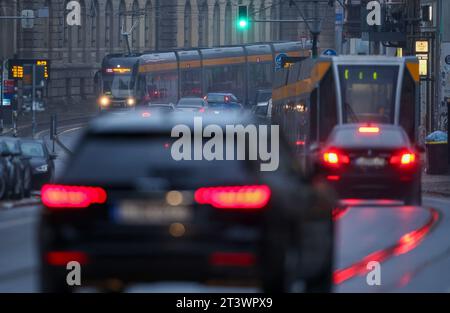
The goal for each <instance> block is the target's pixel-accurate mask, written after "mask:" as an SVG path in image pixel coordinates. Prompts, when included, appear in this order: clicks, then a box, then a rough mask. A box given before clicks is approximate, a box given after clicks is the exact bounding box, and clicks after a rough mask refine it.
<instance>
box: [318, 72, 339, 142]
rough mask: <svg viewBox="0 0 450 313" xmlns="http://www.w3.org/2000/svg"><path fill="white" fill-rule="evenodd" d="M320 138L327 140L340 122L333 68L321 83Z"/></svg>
mask: <svg viewBox="0 0 450 313" xmlns="http://www.w3.org/2000/svg"><path fill="white" fill-rule="evenodd" d="M319 101H320V103H319V126H320V129H319V140H320V141H325V140H326V139H327V138H328V136H329V134H330V133H331V131H332V130H333V127H334V126H336V124H337V122H338V118H337V114H338V113H337V103H336V102H337V101H336V87H335V82H334V79H333V73H332V71H331V70H329V71H328V73H327V74H325V76H324V78H323V79H322V81H321V83H320V98H319Z"/></svg>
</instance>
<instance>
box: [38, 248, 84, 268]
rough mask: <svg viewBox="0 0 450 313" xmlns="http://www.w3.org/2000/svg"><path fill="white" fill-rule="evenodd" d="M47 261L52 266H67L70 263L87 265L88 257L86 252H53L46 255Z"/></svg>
mask: <svg viewBox="0 0 450 313" xmlns="http://www.w3.org/2000/svg"><path fill="white" fill-rule="evenodd" d="M45 261H46V262H47V263H48V264H50V265H59V266H66V265H67V264H68V263H69V262H73V261H75V262H78V263H80V264H86V263H87V262H88V257H87V255H86V253H84V252H77V251H52V252H48V253H46V254H45Z"/></svg>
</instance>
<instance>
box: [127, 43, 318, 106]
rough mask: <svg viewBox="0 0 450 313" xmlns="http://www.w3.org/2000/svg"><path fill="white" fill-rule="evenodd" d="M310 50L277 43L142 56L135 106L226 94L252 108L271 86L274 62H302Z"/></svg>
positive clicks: (302, 46) (297, 44)
mask: <svg viewBox="0 0 450 313" xmlns="http://www.w3.org/2000/svg"><path fill="white" fill-rule="evenodd" d="M309 46H310V45H308V44H304V43H303V42H281V43H270V44H252V45H242V46H228V47H218V48H206V49H191V50H178V51H171V52H155V53H144V54H143V55H141V56H140V57H139V65H138V77H137V84H136V97H137V101H138V102H139V103H176V102H177V101H178V100H179V99H180V98H182V97H188V96H189V97H190V96H197V97H202V96H204V95H205V94H207V93H208V92H229V93H233V94H234V95H236V97H238V99H239V100H240V101H241V102H242V103H243V104H245V105H252V104H253V102H252V100H253V99H254V95H255V93H256V92H257V91H258V90H261V89H267V88H269V89H270V88H271V87H272V84H273V78H274V72H275V70H274V69H275V64H274V59H275V57H276V56H277V55H278V54H280V53H285V54H286V55H288V56H293V57H294V56H295V57H298V56H305V57H307V56H309V55H310V47H309Z"/></svg>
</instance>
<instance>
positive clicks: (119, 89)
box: [103, 75, 133, 98]
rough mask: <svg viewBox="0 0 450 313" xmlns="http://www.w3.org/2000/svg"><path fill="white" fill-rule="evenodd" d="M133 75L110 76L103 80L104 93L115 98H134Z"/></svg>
mask: <svg viewBox="0 0 450 313" xmlns="http://www.w3.org/2000/svg"><path fill="white" fill-rule="evenodd" d="M131 78H132V77H131V75H110V76H107V77H105V78H104V80H103V89H104V92H105V93H106V94H107V93H111V95H112V96H113V97H118V98H124V97H129V96H132V91H133V86H132V83H131V82H132V79H131Z"/></svg>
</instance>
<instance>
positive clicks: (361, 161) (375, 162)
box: [355, 158, 386, 167]
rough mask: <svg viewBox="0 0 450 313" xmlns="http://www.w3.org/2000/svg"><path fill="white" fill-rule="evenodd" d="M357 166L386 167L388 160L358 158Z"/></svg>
mask: <svg viewBox="0 0 450 313" xmlns="http://www.w3.org/2000/svg"><path fill="white" fill-rule="evenodd" d="M355 164H356V165H357V166H361V167H383V166H385V165H386V160H385V159H383V158H358V159H356V161H355Z"/></svg>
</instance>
